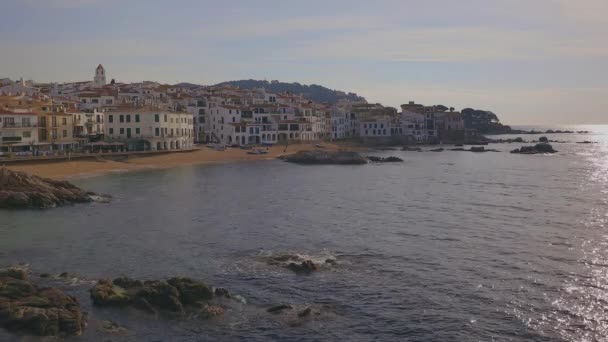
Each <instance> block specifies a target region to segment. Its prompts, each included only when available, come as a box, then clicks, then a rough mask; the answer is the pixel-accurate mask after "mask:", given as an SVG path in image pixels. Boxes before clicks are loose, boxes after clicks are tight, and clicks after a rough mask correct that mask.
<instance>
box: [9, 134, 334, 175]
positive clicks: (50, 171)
mask: <svg viewBox="0 0 608 342" xmlns="http://www.w3.org/2000/svg"><path fill="white" fill-rule="evenodd" d="M345 148H346V146H344V145H335V144H326V143H324V144H323V149H324V150H339V149H345ZM314 149H317V147H316V146H315V145H314V144H294V145H289V146H288V147H287V152H285V151H284V150H285V146H272V147H270V148H269V149H268V153H267V154H261V155H251V154H247V152H248V151H247V150H243V149H240V148H227V149H226V150H225V151H216V150H214V149H211V148H207V147H201V149H199V150H195V151H192V152H180V153H169V154H162V155H130V156H129V158H128V159H125V160H124V161H115V160H109V159H106V158H104V157H103V155H100V157H99V158H98V159H96V160H92V159H87V160H73V161H46V160H41V161H40V162H35V163H24V164H10V165H7V167H8V168H10V169H12V170H15V171H23V172H27V173H30V174H35V175H38V176H41V177H48V178H54V179H69V178H80V177H90V176H95V175H100V174H104V173H109V172H132V171H140V170H149V169H161V168H170V167H178V166H186V165H198V164H212V163H226V162H237V161H252V160H268V159H276V158H277V157H279V156H280V155H282V154H290V153H295V152H297V151H301V150H314Z"/></svg>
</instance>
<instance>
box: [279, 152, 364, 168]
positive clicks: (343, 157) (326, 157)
mask: <svg viewBox="0 0 608 342" xmlns="http://www.w3.org/2000/svg"><path fill="white" fill-rule="evenodd" d="M283 159H284V160H285V161H288V162H290V163H298V164H343V165H358V164H366V163H367V160H366V159H365V158H364V157H363V156H361V155H360V154H359V153H357V152H348V151H337V152H328V151H299V152H297V153H294V154H292V155H288V156H285V157H283Z"/></svg>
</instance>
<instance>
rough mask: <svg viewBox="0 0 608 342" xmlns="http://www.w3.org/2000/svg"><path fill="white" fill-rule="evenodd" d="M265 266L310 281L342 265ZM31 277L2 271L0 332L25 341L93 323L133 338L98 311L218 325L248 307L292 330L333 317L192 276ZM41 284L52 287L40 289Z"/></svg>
mask: <svg viewBox="0 0 608 342" xmlns="http://www.w3.org/2000/svg"><path fill="white" fill-rule="evenodd" d="M266 264H267V265H268V266H280V267H281V268H284V269H285V270H286V271H290V272H289V273H291V272H293V273H294V274H295V275H296V276H309V275H311V274H312V273H313V272H320V271H322V270H323V269H326V268H331V267H334V266H336V265H337V262H336V260H335V259H333V258H328V259H326V260H325V262H321V263H318V262H317V261H313V260H311V259H309V258H307V257H302V256H299V255H298V254H289V253H288V254H282V255H278V256H274V257H272V258H269V259H268V260H267V262H266ZM30 273H31V272H30V271H29V269H28V268H27V267H26V266H11V267H7V268H0V328H2V329H5V330H6V331H8V332H11V333H15V334H17V335H20V336H27V335H32V336H48V337H53V338H68V337H70V336H80V335H82V334H83V333H84V331H85V328H86V327H87V326H88V325H89V323H90V324H91V327H92V328H93V329H94V330H99V331H101V332H102V333H105V334H111V335H116V334H125V333H128V330H127V329H126V328H124V327H123V326H121V324H120V323H117V322H115V321H113V320H107V319H104V318H103V317H96V314H95V312H96V310H95V309H94V308H103V309H104V310H106V309H111V310H119V311H125V312H126V313H128V312H129V311H127V310H136V311H139V312H141V314H142V315H144V316H142V319H146V318H145V317H146V316H148V315H150V317H155V319H159V318H161V319H167V320H193V319H194V320H196V319H202V320H216V319H222V318H223V317H224V316H225V315H228V314H229V313H230V312H232V311H233V310H237V312H240V311H241V310H242V308H243V307H244V306H248V307H249V309H248V310H253V312H255V313H256V315H259V314H267V315H268V318H269V319H270V318H271V317H272V316H277V315H278V316H280V317H281V320H282V321H285V322H287V324H288V325H289V326H300V325H302V324H304V323H306V322H307V321H308V320H311V319H317V317H322V316H323V315H326V314H330V313H331V309H329V308H328V307H326V306H324V305H317V304H314V303H308V304H306V305H300V306H296V305H294V304H289V303H280V304H277V303H276V302H275V303H272V302H270V303H265V304H261V305H259V304H258V305H252V306H250V305H249V304H248V303H247V300H246V299H245V298H243V297H242V296H240V295H235V294H233V293H231V292H230V291H229V290H228V289H226V288H224V287H211V286H209V285H207V284H206V283H204V282H202V281H199V280H196V279H193V278H188V277H172V278H168V279H166V280H165V279H160V280H139V279H133V278H129V277H118V278H115V279H113V280H110V279H101V280H98V281H90V280H84V279H78V277H76V276H75V275H73V274H68V273H67V272H63V273H61V274H59V275H56V276H53V275H50V274H48V273H41V274H39V280H38V281H34V279H33V278H32V277H30ZM38 282H40V283H42V284H45V285H47V286H46V287H45V286H40V285H39V284H37V283H38ZM61 284H63V285H61ZM66 284H69V285H67V286H69V287H66ZM49 285H52V286H49ZM73 286H86V287H85V288H84V289H83V288H80V289H81V290H79V291H78V292H80V291H83V290H85V289H88V295H89V298H90V301H91V303H92V305H93V307H92V308H93V313H94V314H90V313H88V312H85V311H83V310H82V309H81V303H80V302H79V301H78V299H77V298H76V297H74V296H72V295H70V294H68V293H70V292H71V291H72V288H73ZM62 289H63V290H62ZM81 293H82V292H81ZM80 298H81V300H82V299H83V297H80ZM84 298H86V297H84ZM84 304H86V303H83V305H84ZM85 307H89V306H85ZM101 316H105V315H101Z"/></svg>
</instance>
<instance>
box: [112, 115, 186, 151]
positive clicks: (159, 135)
mask: <svg viewBox="0 0 608 342" xmlns="http://www.w3.org/2000/svg"><path fill="white" fill-rule="evenodd" d="M104 136H105V139H106V141H108V142H118V143H123V144H124V146H125V148H126V149H127V150H129V151H160V150H184V149H190V148H192V147H193V146H194V127H193V117H192V115H191V114H190V113H188V112H174V111H168V110H162V109H158V108H152V107H139V108H138V107H118V108H115V109H114V110H112V111H108V112H105V123H104Z"/></svg>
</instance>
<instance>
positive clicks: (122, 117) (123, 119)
mask: <svg viewBox="0 0 608 342" xmlns="http://www.w3.org/2000/svg"><path fill="white" fill-rule="evenodd" d="M118 119H119V121H120V122H125V116H124V115H122V114H121V115H120V116H119V117H118Z"/></svg>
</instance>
